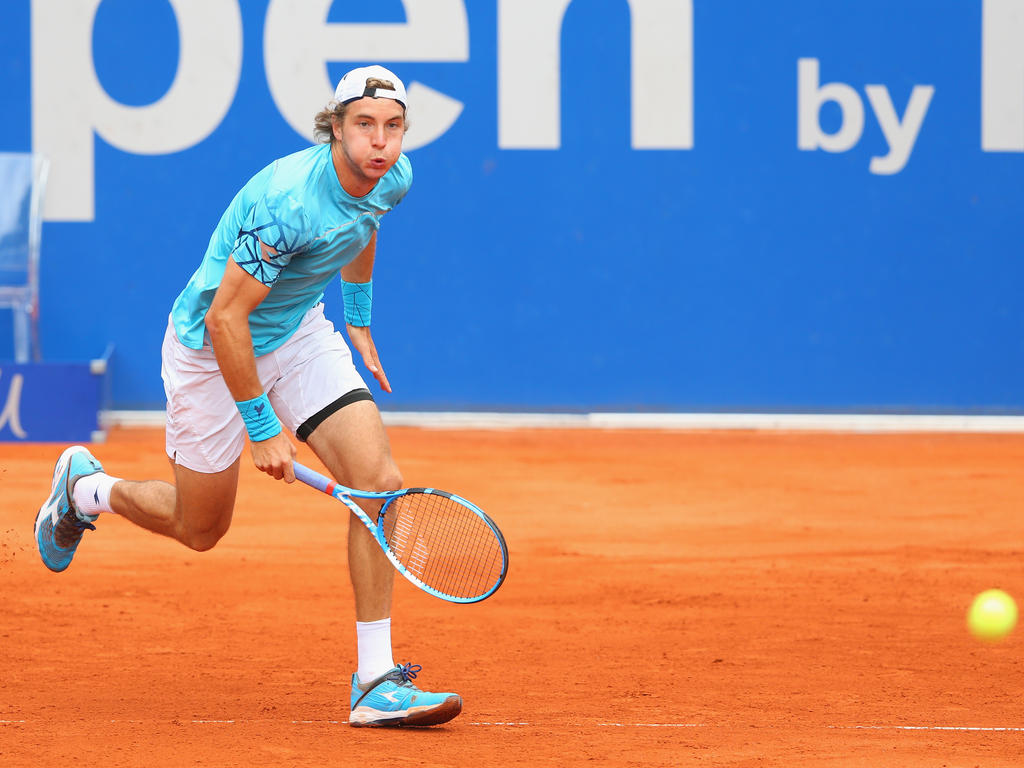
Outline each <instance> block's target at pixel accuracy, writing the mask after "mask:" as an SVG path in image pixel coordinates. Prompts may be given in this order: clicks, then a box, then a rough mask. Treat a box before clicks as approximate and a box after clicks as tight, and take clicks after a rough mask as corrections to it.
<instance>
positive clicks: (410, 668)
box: [398, 664, 423, 685]
mask: <svg viewBox="0 0 1024 768" xmlns="http://www.w3.org/2000/svg"><path fill="white" fill-rule="evenodd" d="M422 669H423V667H421V666H420V665H419V664H403V665H402V666H401V667H399V668H398V674H400V675H401V676H402V685H411V684H412V681H413V680H415V679H416V675H417V674H419V672H420V670H422Z"/></svg>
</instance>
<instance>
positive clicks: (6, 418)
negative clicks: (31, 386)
mask: <svg viewBox="0 0 1024 768" xmlns="http://www.w3.org/2000/svg"><path fill="white" fill-rule="evenodd" d="M0 373H2V371H0ZM24 381H25V377H24V376H22V375H21V374H20V373H16V374H14V375H13V376H12V377H11V388H10V389H9V390H8V391H7V403H6V404H5V405H4V409H3V411H0V430H2V429H3V428H4V426H5V425H7V424H10V426H11V434H12V435H14V436H15V437H17V438H19V439H21V440H24V439H25V438H26V437H28V433H27V432H26V431H25V430H24V429H22V428H21V414H20V411H21V387H22V385H23V384H24Z"/></svg>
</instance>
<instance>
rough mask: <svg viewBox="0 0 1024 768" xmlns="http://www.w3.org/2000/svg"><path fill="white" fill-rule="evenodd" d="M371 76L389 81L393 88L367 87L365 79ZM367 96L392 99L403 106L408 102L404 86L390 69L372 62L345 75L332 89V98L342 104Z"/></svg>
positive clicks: (407, 104) (406, 105)
mask: <svg viewBox="0 0 1024 768" xmlns="http://www.w3.org/2000/svg"><path fill="white" fill-rule="evenodd" d="M371 77H376V78H378V79H380V80H385V81H387V82H390V83H391V84H392V85H394V86H395V90H393V91H392V90H390V89H389V88H367V87H366V81H367V80H369V79H370V78H371ZM364 96H369V97H370V98H372V99H394V100H395V101H397V102H398V103H399V104H401V105H402V106H403V107H408V106H409V102H408V99H407V97H406V95H405V86H404V85H403V84H402V81H401V80H399V79H398V76H397V75H395V73H394V72H392V71H391V70H390V69H385V68H384V67H382V66H379V65H377V64H374V65H373V66H370V67H358V68H356V69H353V70H352V71H350V72H346V73H345V75H344V76H343V77H342V78H341V80H340V81H339V82H338V87H337V88H336V89H335V91H334V98H335V99H337V100H338V101H339V102H341V103H342V104H347V103H348V102H350V101H355V100H356V99H361V98H363V97H364Z"/></svg>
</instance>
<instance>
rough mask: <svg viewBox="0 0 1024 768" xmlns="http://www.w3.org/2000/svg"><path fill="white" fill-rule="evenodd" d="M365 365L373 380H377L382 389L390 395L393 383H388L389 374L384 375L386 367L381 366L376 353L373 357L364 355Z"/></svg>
mask: <svg viewBox="0 0 1024 768" xmlns="http://www.w3.org/2000/svg"><path fill="white" fill-rule="evenodd" d="M363 364H364V365H365V366H366V370H368V371H369V372H370V373H372V374H373V378H375V379H376V380H377V383H378V384H379V385H380V388H381V389H383V390H384V391H385V392H388V393H390V392H391V383H390V382H389V381H388V377H387V374H385V373H384V367H383V366H382V365H381V364H380V359H379V358H378V357H377V354H376V352H374V353H373V354H372V355H364V356H363Z"/></svg>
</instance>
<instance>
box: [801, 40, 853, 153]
mask: <svg viewBox="0 0 1024 768" xmlns="http://www.w3.org/2000/svg"><path fill="white" fill-rule="evenodd" d="M818 70H819V65H818V60H817V59H800V60H799V61H798V62H797V82H798V86H797V141H796V145H797V147H798V148H799V149H805V150H815V149H819V148H820V149H824V150H825V151H826V152H845V151H847V150H848V149H850V148H852V147H853V146H854V145H855V144H856V143H857V142H858V141H860V136H861V133H863V131H864V102H862V101H861V100H860V96H858V95H857V91H855V90H854V89H853V88H851V87H850V86H848V85H846V84H845V83H827V84H826V85H824V86H822V87H819V86H818V83H819V76H818ZM826 101H835V102H836V103H838V104H839V108H840V109H841V110H842V115H843V116H842V121H841V123H840V125H839V130H838V131H836V132H835V133H831V134H829V133H825V132H824V131H822V130H821V122H820V121H819V119H818V118H819V116H820V114H821V105H822V104H824V103H825V102H826Z"/></svg>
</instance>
